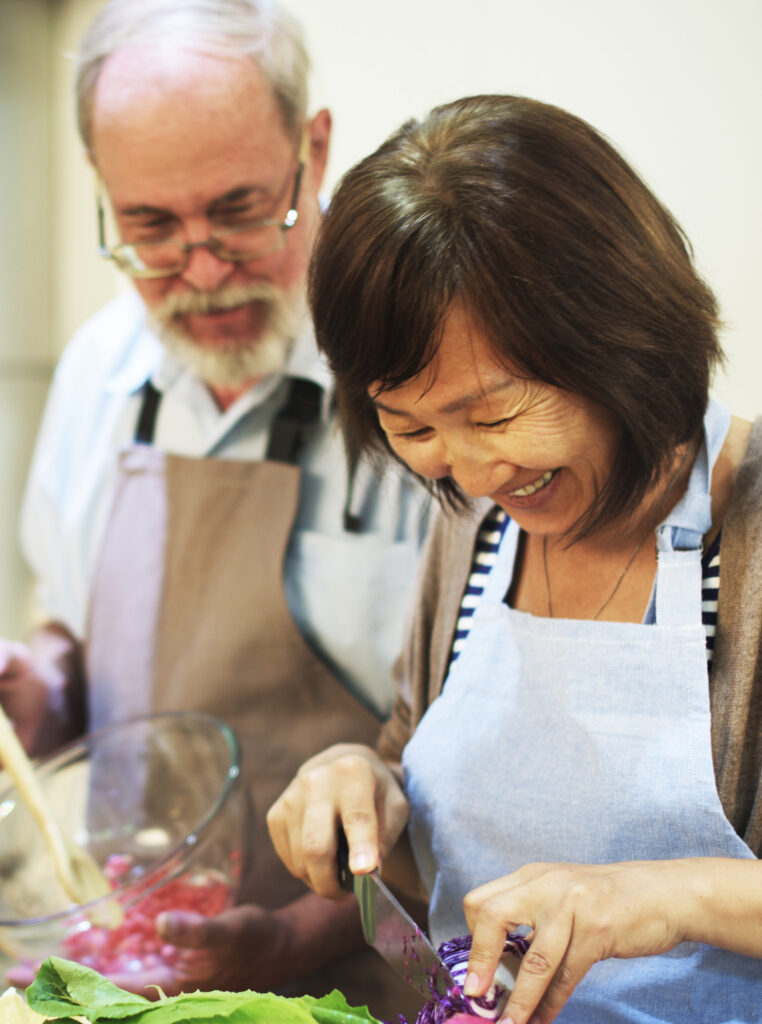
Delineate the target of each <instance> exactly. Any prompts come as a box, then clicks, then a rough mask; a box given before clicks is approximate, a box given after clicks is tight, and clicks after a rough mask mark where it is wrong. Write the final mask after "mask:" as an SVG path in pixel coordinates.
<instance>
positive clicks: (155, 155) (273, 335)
mask: <svg viewBox="0 0 762 1024" xmlns="http://www.w3.org/2000/svg"><path fill="white" fill-rule="evenodd" d="M306 72H307V57H306V54H305V51H304V47H303V43H302V41H301V37H300V33H299V30H298V28H297V27H296V26H295V25H294V24H293V22H292V21H291V19H290V18H288V17H287V16H286V14H285V13H284V12H282V11H279V10H277V9H276V8H274V7H273V5H272V4H271V3H269V2H266V0H150V2H149V0H112V2H111V3H109V4H108V5H107V6H106V7H105V8H104V9H103V10H102V12H101V13H100V14H99V16H98V17H97V18H96V19H95V21H94V23H93V24H92V26H91V27H90V29H89V31H88V32H87V34H86V36H85V39H84V41H83V44H82V48H81V52H80V55H79V62H78V68H77V103H78V115H79V126H80V131H81V135H82V139H83V142H84V145H85V149H86V151H87V154H88V156H89V159H90V161H91V163H92V165H93V168H94V170H95V175H96V179H97V183H98V190H99V191H98V200H97V201H98V213H99V220H100V225H101V228H100V230H101V238H100V252H101V255H102V256H104V257H105V258H107V259H110V260H113V261H114V262H115V263H116V264H117V266H119V267H120V268H121V269H122V270H123V271H125V272H126V273H127V274H128V275H129V276H130V277H131V278H132V280H133V283H134V285H135V290H134V291H132V290H131V291H130V292H129V293H128V294H125V295H124V296H122V297H120V298H118V299H117V300H116V301H114V302H112V303H111V304H110V305H108V306H107V307H106V308H105V309H103V310H101V311H100V312H99V313H97V314H96V315H95V316H94V317H93V318H92V319H91V320H90V321H89V322H88V323H86V324H85V325H84V326H83V327H82V328H81V329H80V331H79V332H78V333H77V334H76V336H75V337H74V339H73V340H72V342H71V343H70V345H69V347H68V348H67V350H66V352H65V353H64V356H63V358H62V360H61V363H60V365H59V366H58V368H57V371H56V374H55V380H54V383H53V387H52V391H51V395H50V398H49V401H48V405H47V409H46V412H45V417H44V421H43V424H42V428H41V432H40V437H39V439H38V444H37V449H36V453H35V456H34V459H33V463H32V468H31V473H30V477H29V482H28V486H27V491H26V496H25V501H24V507H23V512H22V536H23V541H24V547H25V551H26V554H27V557H28V560H29V562H30V564H31V566H32V567H33V569H34V571H35V572H36V575H37V577H38V579H39V600H40V604H41V606H42V608H43V610H44V611H45V613H46V617H47V619H48V620H49V621H48V623H47V625H46V626H44V627H43V628H41V629H40V630H39V631H38V632H37V633H36V634H35V636H34V637H33V638H32V640H31V641H30V643H29V645H28V646H23V645H20V644H7V643H6V644H4V645H2V647H0V670H3V669H4V670H3V671H2V676H1V677H0V687H1V689H0V695H2V699H3V702H4V704H5V707H6V710H7V711H8V712H9V713H10V714H11V715H12V716H13V717H14V719H15V721H16V725H17V729H18V732H19V735H20V736H21V737H22V739H23V741H24V742H25V744H26V746H27V748H28V749H29V750H31V751H33V752H35V753H39V752H42V751H45V750H49V749H51V748H52V747H54V746H55V745H57V744H58V743H60V742H61V741H62V740H63V739H64V738H67V737H69V736H71V735H74V734H76V732H77V730H78V729H81V728H82V727H83V725H84V724H86V727H88V728H91V729H92V728H97V727H99V726H102V725H105V724H107V723H110V722H114V721H116V720H119V719H122V718H125V717H127V716H130V715H134V714H139V713H144V712H148V711H158V710H164V709H193V710H202V711H207V712H211V713H213V714H215V715H218V716H219V717H222V718H224V719H226V720H227V721H228V722H230V723H231V724H232V725H233V726H234V727H235V729H236V731H237V732H238V734H239V737H240V739H241V741H242V745H243V748H244V768H245V772H246V775H247V778H248V779H249V781H250V784H251V789H252V794H253V798H254V806H255V808H256V822H257V824H256V830H255V832H254V839H255V859H254V874H253V877H252V878H249V879H248V881H247V884H246V886H245V891H244V893H243V896H244V899H245V900H246V901H247V903H248V905H246V906H242V907H240V908H237V909H236V910H235V911H232V912H230V913H228V914H227V915H223V917H221V918H219V919H216V920H214V921H210V922H208V923H205V922H204V921H203V920H200V919H197V918H195V917H193V916H192V915H191V916H188V915H185V916H184V915H183V914H180V913H176V914H170V915H168V917H167V918H166V919H164V920H163V921H162V926H163V934H164V936H165V938H167V939H168V940H169V941H171V942H174V943H175V944H177V945H180V946H183V947H191V946H193V947H197V948H196V949H194V950H193V952H187V953H186V956H185V957H184V958H181V960H180V962H179V964H178V965H176V966H175V967H174V968H173V969H171V970H170V969H168V970H166V971H161V972H153V973H152V974H151V976H150V977H147V976H137V977H135V978H133V979H131V984H132V987H138V988H139V987H140V985H141V984H142V983H143V982H145V981H156V982H158V983H159V984H161V985H162V986H163V987H164V988H165V989H166V990H168V991H171V990H173V989H177V988H180V987H184V988H189V987H190V988H193V987H197V986H198V985H201V986H205V987H253V988H267V989H270V988H277V987H279V986H280V987H283V986H286V987H287V988H286V990H287V991H294V992H297V991H299V992H301V991H305V990H307V991H312V992H315V993H317V994H323V993H324V992H325V991H326V990H327V989H329V988H330V987H332V986H334V985H336V986H338V987H341V988H342V989H343V990H344V991H345V992H346V993H347V995H348V997H349V998H350V1000H352V999H354V1000H355V1001H362V1002H366V1001H368V1002H369V1003H370V1006H371V1009H372V1010H373V1011H374V1012H375V1013H376V1014H378V1015H383V1016H387V1017H389V1016H393V1015H394V1014H395V1013H396V1011H398V1010H400V1009H409V1003H408V1007H404V1006H403V1005H402V1003H403V1002H404V1001H405V1000H404V997H405V995H406V994H407V993H406V988H405V986H404V984H403V983H400V986H399V987H396V984H395V980H394V979H393V978H391V977H390V975H389V972H388V968H387V967H386V965H384V964H383V963H382V962H381V961H380V959H379V958H378V957H377V954H375V953H374V951H372V950H368V949H362V950H361V951H360V952H357V953H356V954H354V953H353V951H354V950H359V949H360V946H361V941H362V940H361V936H360V930H359V924H358V921H357V918H356V914H355V908H354V907H353V906H352V905H351V904H350V903H347V904H345V905H344V906H341V907H339V908H336V907H334V906H332V905H329V904H327V903H323V901H321V900H318V899H317V898H316V897H314V896H313V895H312V894H308V893H307V890H306V889H304V888H303V887H302V885H301V883H300V882H297V880H296V879H294V878H292V877H291V876H290V875H288V874H287V872H286V871H285V870H284V869H283V868H282V867H281V866H280V865H279V863H278V862H277V859H276V857H275V854H274V852H273V851H272V849H271V847H270V845H269V840H268V838H267V833H266V829H265V826H264V813H265V811H266V810H267V808H268V807H269V805H270V804H271V803H272V802H273V800H274V798H275V797H276V796H277V795H278V794H279V793H280V791H281V790H282V789H283V788H284V787H285V785H286V783H287V782H288V780H289V779H290V778H291V776H292V775H293V773H294V771H295V770H296V768H297V766H298V765H299V764H301V763H302V762H303V761H304V760H305V758H306V757H307V756H309V755H310V754H312V753H314V752H316V751H319V750H322V749H323V748H324V747H326V746H328V745H329V744H331V743H334V742H337V741H344V740H346V741H358V742H372V741H373V740H374V739H375V736H376V733H377V731H378V728H379V726H380V722H381V720H382V719H383V718H384V717H385V715H386V714H387V712H388V710H389V707H390V703H391V692H390V689H391V684H390V682H389V670H390V665H391V662H392V660H393V657H394V655H395V653H396V649H397V646H398V644H399V641H400V638H401V623H402V619H403V615H404V610H405V605H406V596H407V592H408V588H409V585H410V583H411V577H412V573H413V568H414V563H415V561H416V555H417V551H418V547H419V544H420V541H421V538H422V532H423V527H424V519H425V495H424V492H423V491H422V490H421V489H419V488H418V487H417V486H416V485H411V484H409V483H407V482H406V481H405V479H404V478H403V477H402V475H401V474H400V473H398V472H397V470H396V469H395V468H394V467H393V466H390V467H389V468H388V469H387V470H386V471H385V472H384V473H383V474H381V475H379V474H378V473H376V472H375V471H373V470H372V469H371V468H370V467H369V466H368V465H367V464H365V463H363V462H358V461H357V460H356V459H353V458H352V457H351V452H348V451H347V448H346V447H345V444H344V441H343V440H342V437H341V434H340V431H339V430H338V428H337V425H336V423H335V419H334V412H333V406H332V393H331V382H330V379H329V376H328V374H327V371H326V367H325V366H324V364H323V362H322V361H321V360H320V358H319V357H318V355H317V352H316V350H315V347H314V342H313V339H312V335H311V331H310V328H309V324H308V320H307V318H306V302H305V278H306V271H307V266H308V261H309V256H310V250H311V246H312V242H313V237H314V234H315V231H316V229H317V226H318V222H319V218H320V206H319V199H318V190H319V188H320V185H321V181H322V178H323V173H324V169H325V164H326V157H327V152H328V143H329V135H330V127H331V122H330V115H329V113H328V111H326V110H321V111H319V112H318V113H317V114H315V115H314V116H312V117H308V116H307V115H306V85H305V80H306ZM109 212H110V213H111V215H112V218H113V223H111V222H110V221H108V218H107V214H108V213H109ZM136 293H137V294H136ZM350 953H353V955H352V956H350V957H349V958H348V959H347V954H350ZM340 958H345V959H343V960H340ZM338 960H340V962H338V963H337V961H338ZM327 961H331V966H330V969H329V968H327V967H325V966H324V965H325V963H326V962H327ZM377 967H378V970H377V971H376V970H375V968H377ZM315 971H318V973H317V975H314V972H315ZM374 973H375V974H376V975H377V979H376V981H374V979H373V977H372V975H373V974H374ZM311 974H312V975H313V976H312V977H311V978H309V979H307V980H305V977H306V976H307V975H311ZM119 980H120V982H124V981H125V979H123V978H120V979H119ZM387 982H388V984H387ZM289 985H290V988H289V987H288V986H289Z"/></svg>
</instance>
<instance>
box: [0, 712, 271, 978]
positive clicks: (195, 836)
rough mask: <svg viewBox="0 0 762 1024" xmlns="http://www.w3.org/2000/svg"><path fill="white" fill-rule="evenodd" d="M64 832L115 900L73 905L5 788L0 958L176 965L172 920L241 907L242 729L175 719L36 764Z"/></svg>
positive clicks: (92, 740) (136, 724) (1, 792)
mask: <svg viewBox="0 0 762 1024" xmlns="http://www.w3.org/2000/svg"><path fill="white" fill-rule="evenodd" d="M36 768H37V775H38V778H39V780H40V783H41V785H42V787H43V790H44V792H45V794H46V796H47V799H48V802H49V805H50V807H51V809H52V811H53V814H54V816H55V817H56V819H57V821H58V825H59V827H60V829H61V831H62V832H63V833H64V835H65V836H67V837H68V838H69V839H70V840H72V841H73V842H75V843H77V844H78V845H79V846H81V847H84V848H85V849H86V850H87V851H88V852H89V853H90V854H91V855H92V856H93V857H94V858H95V860H96V861H97V863H98V864H99V865H100V866H101V867H102V869H103V871H104V874H105V875H106V877H107V879H108V881H109V883H110V885H111V887H112V891H111V893H110V895H107V896H103V897H101V898H100V899H97V900H94V901H93V902H91V903H87V904H83V905H81V906H79V905H75V906H72V905H71V901H70V900H69V899H67V897H66V896H65V895H64V893H63V890H62V889H61V887H60V885H59V884H58V881H57V879H56V875H55V871H54V869H53V865H52V861H51V859H50V857H49V854H48V850H47V847H46V846H45V844H44V842H43V840H42V836H41V834H40V832H39V830H38V828H37V826H36V824H35V822H34V820H33V819H32V816H31V815H30V814H29V812H28V810H27V808H26V805H25V804H24V803H23V802H22V801H21V800H19V799H18V797H17V794H16V790H15V788H14V787H13V786H10V785H5V786H2V788H0V951H2V952H3V953H5V955H6V956H7V957H10V958H12V959H13V960H16V961H19V962H21V963H26V964H29V965H30V966H36V965H37V964H38V963H39V962H40V961H42V960H43V959H45V957H47V956H50V955H55V956H61V957H64V958H66V959H69V960H78V961H79V962H81V963H85V964H87V965H88V966H91V967H94V968H95V969H96V970H99V971H101V972H102V973H116V972H119V973H121V972H124V971H135V970H140V969H145V968H150V967H152V966H155V965H156V964H157V963H161V962H165V963H166V962H171V961H172V959H173V958H174V956H175V955H176V950H175V949H174V947H172V946H169V945H168V944H166V943H163V942H162V941H161V940H160V939H159V937H158V935H157V933H156V928H155V924H154V922H155V919H156V916H157V915H158V914H159V913H161V912H162V911H163V910H170V909H190V910H196V911H198V912H200V913H203V914H205V915H206V916H211V915H214V914H217V913H219V912H220V911H222V910H224V909H225V908H227V907H229V906H232V905H233V904H234V903H235V901H236V895H237V888H238V883H239V880H240V878H241V876H242V872H243V871H244V867H245V862H246V858H247V852H248V848H249V839H250V827H251V814H250V804H249V796H248V793H247V787H246V786H245V785H244V784H243V783H242V781H241V779H240V778H239V774H240V751H239V746H238V741H237V739H236V737H235V734H234V733H233V731H232V730H231V729H230V728H229V727H228V726H227V725H225V724H224V723H223V722H221V721H219V720H217V719H215V718H212V717H210V716H208V715H204V714H197V713H191V712H167V713H162V714H155V715H148V716H145V717H142V718H136V719H131V720H129V721H125V722H121V723H119V724H116V725H113V726H109V727H107V728H105V729H101V730H99V731H97V732H94V733H91V734H90V735H88V736H86V737H85V738H84V739H82V740H80V741H78V742H76V743H73V744H70V745H69V746H67V747H65V748H62V749H61V750H60V751H59V752H57V753H56V754H55V755H53V756H52V757H48V758H46V759H44V760H41V761H38V762H37V763H36Z"/></svg>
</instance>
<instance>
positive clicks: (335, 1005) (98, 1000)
mask: <svg viewBox="0 0 762 1024" xmlns="http://www.w3.org/2000/svg"><path fill="white" fill-rule="evenodd" d="M26 996H27V1002H28V1003H29V1005H30V1006H31V1007H32V1009H33V1010H36V1011H37V1012H38V1013H41V1014H43V1015H45V1016H47V1017H51V1018H53V1019H55V1020H60V1021H61V1022H62V1024H63V1021H64V1020H65V1019H68V1018H71V1017H74V1016H78V1015H81V1016H83V1017H87V1019H88V1020H89V1021H90V1022H91V1024H194V1022H196V1024H202V1022H203V1024H379V1022H378V1021H377V1020H376V1018H375V1017H373V1016H371V1014H370V1013H369V1011H368V1008H367V1007H366V1006H362V1007H351V1006H350V1005H349V1004H348V1003H347V1001H346V999H345V998H344V996H343V995H342V994H341V993H340V992H338V991H333V992H331V993H330V994H329V995H327V996H323V997H322V998H321V999H315V998H314V997H312V996H302V997H299V998H286V997H285V996H276V995H273V994H272V993H271V992H264V993H263V992H186V993H183V994H181V995H179V996H170V997H166V996H165V997H162V998H161V999H159V1000H158V1001H157V1002H152V1001H151V1000H149V999H145V998H144V997H143V996H137V995H133V994H132V993H130V992H125V991H124V990H123V989H121V988H119V987H118V986H116V985H114V984H113V983H112V982H110V981H109V980H108V979H107V978H104V977H103V975H101V974H99V973H98V972H97V971H94V970H92V969H91V968H89V967H83V966H82V965H81V964H77V963H74V962H72V961H70V960H62V959H60V957H49V958H48V959H47V960H46V961H45V962H44V963H43V964H42V965H41V966H40V969H39V970H38V972H37V977H36V978H35V980H34V981H33V982H32V984H31V985H30V986H29V988H28V989H27V993H26Z"/></svg>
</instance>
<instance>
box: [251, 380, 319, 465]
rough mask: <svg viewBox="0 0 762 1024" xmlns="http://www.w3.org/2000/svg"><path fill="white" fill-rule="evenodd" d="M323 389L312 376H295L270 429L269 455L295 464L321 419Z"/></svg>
mask: <svg viewBox="0 0 762 1024" xmlns="http://www.w3.org/2000/svg"><path fill="white" fill-rule="evenodd" d="M322 398H323V389H322V388H321V387H320V385H319V384H316V383H315V382H314V381H312V380H305V379H304V378H302V377H294V378H293V379H292V380H291V384H290V386H289V390H288V396H287V398H286V401H285V402H284V404H283V406H282V408H281V410H280V412H279V413H278V415H277V416H276V417H275V422H274V423H273V425H272V430H271V431H270V441H269V443H268V445H267V454H266V456H265V458H267V459H270V460H271V461H273V462H288V463H290V464H291V465H294V464H295V463H297V462H298V461H299V456H300V455H301V454H302V451H303V450H304V448H305V445H306V444H307V442H308V440H309V438H310V436H311V434H312V432H313V430H314V429H315V427H316V426H317V424H318V422H319V421H320V407H321V403H322Z"/></svg>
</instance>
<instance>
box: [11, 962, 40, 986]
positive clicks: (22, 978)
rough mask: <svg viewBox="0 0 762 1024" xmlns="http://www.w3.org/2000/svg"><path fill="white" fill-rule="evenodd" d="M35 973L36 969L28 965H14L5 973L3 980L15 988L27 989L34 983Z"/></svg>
mask: <svg viewBox="0 0 762 1024" xmlns="http://www.w3.org/2000/svg"><path fill="white" fill-rule="evenodd" d="M36 973H37V971H36V969H35V968H34V967H30V966H29V965H28V964H26V965H25V964H14V966H13V967H9V968H8V970H7V971H6V972H5V980H6V981H7V982H8V984H9V985H15V986H16V988H28V987H29V985H31V984H32V982H33V981H34V976H35V974H36Z"/></svg>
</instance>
